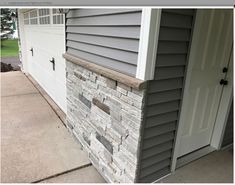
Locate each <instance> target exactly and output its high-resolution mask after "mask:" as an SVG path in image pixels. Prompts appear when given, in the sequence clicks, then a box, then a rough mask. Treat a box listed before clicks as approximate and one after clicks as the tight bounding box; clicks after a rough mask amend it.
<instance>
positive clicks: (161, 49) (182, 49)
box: [158, 41, 188, 54]
mask: <svg viewBox="0 0 235 185" xmlns="http://www.w3.org/2000/svg"><path fill="white" fill-rule="evenodd" d="M187 51H188V43H187V42H172V41H160V42H159V43H158V54H185V53H187Z"/></svg>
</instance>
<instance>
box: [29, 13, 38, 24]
mask: <svg viewBox="0 0 235 185" xmlns="http://www.w3.org/2000/svg"><path fill="white" fill-rule="evenodd" d="M29 15H30V24H38V11H37V10H32V11H31V12H29Z"/></svg>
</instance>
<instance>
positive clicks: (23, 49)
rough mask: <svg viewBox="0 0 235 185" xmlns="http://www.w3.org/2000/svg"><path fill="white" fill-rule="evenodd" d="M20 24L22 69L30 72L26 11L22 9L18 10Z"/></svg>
mask: <svg viewBox="0 0 235 185" xmlns="http://www.w3.org/2000/svg"><path fill="white" fill-rule="evenodd" d="M18 24H19V31H18V33H19V38H20V51H21V62H22V67H21V70H22V71H23V72H24V73H28V72H29V70H28V67H29V66H28V62H27V53H28V52H27V48H26V40H25V31H24V13H23V12H22V10H21V9H19V10H18Z"/></svg>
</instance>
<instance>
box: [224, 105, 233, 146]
mask: <svg viewBox="0 0 235 185" xmlns="http://www.w3.org/2000/svg"><path fill="white" fill-rule="evenodd" d="M232 143H233V103H232V104H231V106H230V110H229V115H228V119H227V124H226V127H225V132H224V138H223V142H222V147H225V146H227V145H229V144H232Z"/></svg>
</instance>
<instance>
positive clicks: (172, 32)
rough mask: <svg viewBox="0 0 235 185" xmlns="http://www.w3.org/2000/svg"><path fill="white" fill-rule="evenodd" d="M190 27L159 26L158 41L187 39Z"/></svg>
mask: <svg viewBox="0 0 235 185" xmlns="http://www.w3.org/2000/svg"><path fill="white" fill-rule="evenodd" d="M190 33H191V32H190V29H183V30H182V29H177V28H173V29H172V28H167V27H166V28H161V29H160V32H159V40H160V41H189V39H190Z"/></svg>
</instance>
